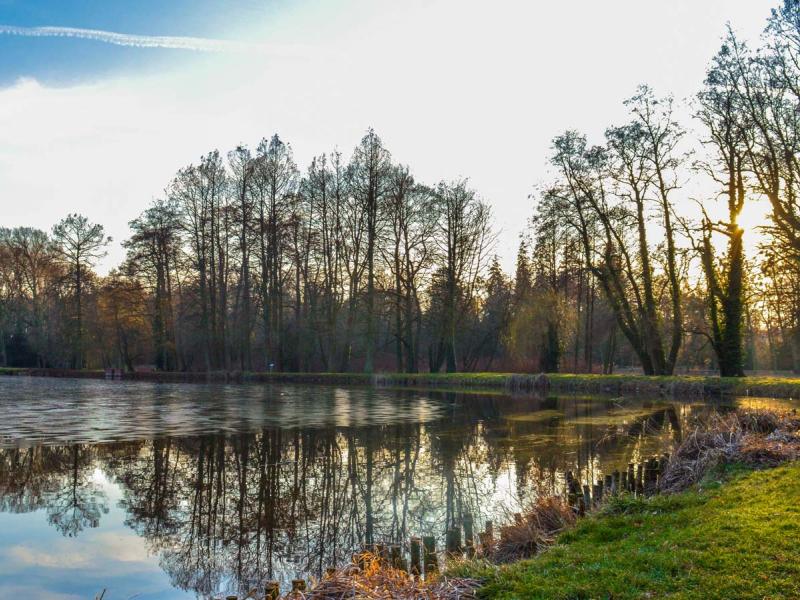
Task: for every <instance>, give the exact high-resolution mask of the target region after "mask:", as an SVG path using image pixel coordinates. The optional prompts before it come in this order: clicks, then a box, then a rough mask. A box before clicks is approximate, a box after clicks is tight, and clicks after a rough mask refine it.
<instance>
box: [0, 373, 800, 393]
mask: <svg viewBox="0 0 800 600" xmlns="http://www.w3.org/2000/svg"><path fill="white" fill-rule="evenodd" d="M55 371H58V372H59V373H60V376H68V375H69V373H71V371H69V370H64V369H56V370H55ZM27 372H31V373H34V374H37V375H47V374H48V373H51V371H49V370H47V369H0V375H2V374H9V375H11V374H23V373H27ZM75 373H78V372H75ZM92 373H94V376H96V377H102V376H103V371H102V370H98V371H93V372H89V371H81V372H80V375H81V376H92ZM513 375H514V373H486V372H483V373H376V374H374V375H370V374H367V373H281V372H275V373H263V372H255V373H249V372H246V373H228V374H226V373H224V372H212V373H159V372H155V373H139V374H137V375H136V377H134V378H135V379H141V380H153V381H162V380H163V381H198V382H204V381H254V382H276V383H309V384H310V383H321V384H332V385H380V386H384V387H403V388H415V387H420V388H424V387H437V388H446V389H448V390H453V391H463V390H467V389H472V390H476V391H477V390H482V391H486V390H505V389H506V388H507V387H508V384H509V381H510V379H511V377H512V376H513ZM548 377H549V379H550V383H551V391H552V392H554V393H570V394H614V395H631V394H641V395H661V394H664V395H668V396H675V397H702V396H708V395H719V394H728V395H732V396H760V397H771V398H800V378H797V377H708V376H697V375H676V376H660V377H650V376H645V375H587V374H572V373H553V374H550V375H548Z"/></svg>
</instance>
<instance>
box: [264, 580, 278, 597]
mask: <svg viewBox="0 0 800 600" xmlns="http://www.w3.org/2000/svg"><path fill="white" fill-rule="evenodd" d="M280 595H281V586H280V584H279V583H278V582H277V581H268V582H267V585H266V587H265V590H264V600H278V598H279V597H280Z"/></svg>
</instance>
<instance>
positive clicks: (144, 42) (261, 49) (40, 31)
mask: <svg viewBox="0 0 800 600" xmlns="http://www.w3.org/2000/svg"><path fill="white" fill-rule="evenodd" d="M0 34H4V35H12V36H22V37H67V38H77V39H82V40H92V41H96V42H105V43H107V44H114V45H116V46H133V47H135V48H164V49H171V50H192V51H196V52H239V53H250V52H255V53H274V52H276V51H278V52H279V53H283V52H285V48H280V47H277V46H269V45H267V44H250V43H246V42H238V41H232V40H217V39H211V38H200V37H186V36H165V35H135V34H130V33H118V32H115V31H105V30H101V29H83V28H80V27H54V26H45V27H21V26H18V25H0Z"/></svg>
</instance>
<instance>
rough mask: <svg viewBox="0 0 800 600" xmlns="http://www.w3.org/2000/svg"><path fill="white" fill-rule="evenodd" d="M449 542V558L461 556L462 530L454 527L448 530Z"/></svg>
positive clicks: (447, 545)
mask: <svg viewBox="0 0 800 600" xmlns="http://www.w3.org/2000/svg"><path fill="white" fill-rule="evenodd" d="M445 537H446V540H447V544H446V546H445V547H446V548H447V554H448V556H450V557H451V558H452V557H455V556H458V555H460V554H461V529H459V528H458V527H453V528H451V529H448V530H447V535H446V536H445Z"/></svg>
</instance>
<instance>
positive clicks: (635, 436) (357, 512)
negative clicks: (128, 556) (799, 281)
mask: <svg viewBox="0 0 800 600" xmlns="http://www.w3.org/2000/svg"><path fill="white" fill-rule="evenodd" d="M436 396H437V398H438V400H439V401H440V402H442V403H443V407H444V408H443V411H442V414H443V415H444V416H443V417H442V418H439V419H437V420H434V421H430V422H427V423H413V422H401V423H397V424H390V423H378V424H369V425H357V426H333V425H332V426H329V427H322V426H314V427H289V428H281V427H272V426H269V427H262V428H261V429H259V430H248V431H244V432H240V433H215V434H211V435H199V436H191V437H164V438H158V437H156V438H155V439H147V440H141V441H136V442H128V441H126V442H116V443H107V444H93V445H89V444H78V445H70V446H57V447H48V446H40V447H34V448H28V449H17V448H12V449H5V450H0V509H2V510H3V511H10V512H26V511H33V510H37V509H43V510H45V511H46V512H47V516H48V520H49V522H50V523H51V524H52V525H53V526H54V527H55V528H56V529H57V530H58V531H60V532H61V533H62V534H64V535H66V536H75V535H78V534H79V533H80V531H81V530H83V529H84V528H86V527H97V526H98V525H99V524H100V521H101V516H102V514H103V513H105V512H107V511H108V510H109V507H108V501H107V499H106V497H105V495H104V494H103V492H102V491H101V489H100V488H99V487H98V486H97V484H96V482H95V479H96V478H95V476H94V474H95V472H96V470H99V471H100V472H102V473H103V474H104V475H105V476H106V477H107V478H108V479H109V480H110V481H112V482H114V483H115V484H116V485H118V486H119V488H120V490H121V494H122V499H121V500H120V502H119V507H118V508H119V509H121V510H124V512H125V515H126V524H127V525H128V526H129V527H130V528H131V529H133V530H134V531H135V532H136V533H137V534H138V535H139V536H141V537H142V538H143V539H144V540H146V542H147V546H148V549H149V550H150V551H151V552H152V553H153V554H154V555H157V556H158V559H159V561H160V564H161V566H162V568H163V569H164V570H165V571H166V572H167V573H168V574H169V576H170V578H171V580H172V583H173V585H174V586H177V587H179V588H181V589H184V590H191V591H195V592H197V593H199V594H202V595H207V594H210V593H213V592H219V591H221V590H234V589H237V588H238V589H240V590H242V589H249V588H250V587H251V586H255V585H258V584H261V583H263V582H264V581H266V580H269V579H279V580H282V581H283V582H286V581H287V580H289V579H291V578H293V577H295V576H298V575H301V576H309V575H315V574H316V575H319V574H320V573H321V572H322V571H323V570H324V568H325V567H327V566H329V565H335V564H341V563H343V562H346V561H347V560H348V559H349V557H350V555H351V554H352V552H354V551H355V550H357V549H359V548H361V547H362V546H363V544H365V543H366V544H369V543H373V542H380V543H391V542H403V541H406V540H407V539H408V537H409V536H410V535H436V536H438V537H439V538H442V537H443V534H444V531H445V530H446V528H448V527H450V526H451V525H453V524H455V523H458V522H459V521H460V519H461V518H462V516H463V515H464V514H465V513H467V512H469V513H472V514H473V515H475V516H476V518H479V519H487V518H494V519H498V518H499V514H500V513H501V512H502V511H503V509H504V508H505V509H513V507H514V506H515V505H517V504H518V503H520V502H524V501H529V500H531V499H532V498H534V497H535V495H536V494H538V493H553V492H560V491H561V490H562V487H563V476H564V473H565V471H567V470H572V471H573V472H575V473H578V474H580V477H581V478H582V479H583V480H584V481H586V482H588V481H591V480H595V479H597V478H598V477H599V476H600V475H601V474H602V473H603V472H604V471H608V470H613V469H614V468H621V467H622V466H623V465H624V464H627V462H628V460H634V459H636V458H637V457H639V456H642V455H649V454H652V453H656V452H659V451H661V450H662V449H663V448H666V446H667V445H668V444H669V442H670V441H671V440H672V439H674V438H675V437H676V436H679V434H680V425H681V423H682V422H683V421H684V420H685V418H686V414H687V411H689V410H691V409H690V407H688V406H686V405H680V404H665V403H648V402H644V401H639V402H637V403H635V406H630V405H627V406H626V407H625V410H626V411H628V412H624V411H623V412H620V407H619V406H617V405H616V404H614V403H613V402H587V401H582V400H581V399H577V398H566V399H558V398H550V399H540V400H534V399H531V398H504V397H483V396H461V395H456V394H437V395H436ZM537 411H541V412H537ZM543 411H547V412H543ZM537 415H544V417H542V418H538V417H537ZM547 415H550V416H547Z"/></svg>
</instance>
